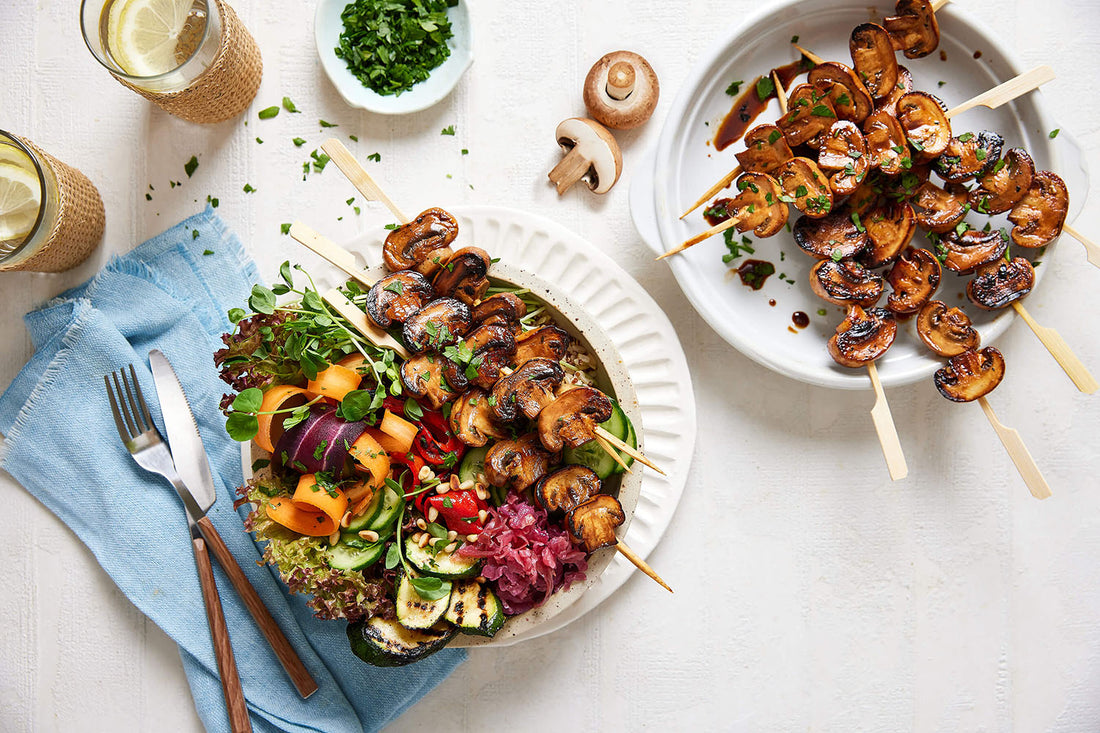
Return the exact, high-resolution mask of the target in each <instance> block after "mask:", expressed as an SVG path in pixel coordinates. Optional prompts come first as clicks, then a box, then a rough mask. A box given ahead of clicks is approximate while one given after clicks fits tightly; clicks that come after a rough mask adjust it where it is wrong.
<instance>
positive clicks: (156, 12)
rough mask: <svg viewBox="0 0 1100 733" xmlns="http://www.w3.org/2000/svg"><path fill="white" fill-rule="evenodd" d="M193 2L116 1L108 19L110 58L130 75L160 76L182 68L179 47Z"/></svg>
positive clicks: (155, 0) (179, 0) (164, 0)
mask: <svg viewBox="0 0 1100 733" xmlns="http://www.w3.org/2000/svg"><path fill="white" fill-rule="evenodd" d="M191 5H192V0H115V2H113V3H112V4H111V11H110V15H109V16H108V18H107V39H108V44H109V46H110V51H111V56H113V57H114V59H115V61H116V62H117V63H118V65H119V66H121V67H122V69H123V71H125V72H126V73H127V74H130V75H131V76H157V75H158V74H165V73H167V72H169V71H172V70H173V69H175V68H176V67H178V66H179V61H178V59H177V58H176V47H177V46H178V45H179V39H180V35H181V34H182V33H183V29H184V26H185V25H186V24H187V15H188V13H189V12H190V10H191Z"/></svg>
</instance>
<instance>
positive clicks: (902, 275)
mask: <svg viewBox="0 0 1100 733" xmlns="http://www.w3.org/2000/svg"><path fill="white" fill-rule="evenodd" d="M941 275H942V270H941V269H940V262H939V260H937V259H936V258H935V256H934V255H933V254H932V253H931V252H929V251H928V250H926V249H917V248H916V247H906V248H905V251H904V252H902V253H901V255H900V256H899V257H898V260H897V262H895V263H894V266H893V267H891V268H890V272H889V274H887V275H886V281H887V282H888V283H890V287H892V288H893V289H894V292H892V293H890V297H888V298H887V299H886V307H887V308H889V309H890V310H892V311H893V312H894V313H900V314H903V315H904V314H908V313H916V312H917V311H918V310H919V309H920V307H921V306H923V305H924V304H925V303H927V302H928V301H929V300H931V299H932V296H933V295H934V294H935V292H936V289H937V288H939V286H940V277H941Z"/></svg>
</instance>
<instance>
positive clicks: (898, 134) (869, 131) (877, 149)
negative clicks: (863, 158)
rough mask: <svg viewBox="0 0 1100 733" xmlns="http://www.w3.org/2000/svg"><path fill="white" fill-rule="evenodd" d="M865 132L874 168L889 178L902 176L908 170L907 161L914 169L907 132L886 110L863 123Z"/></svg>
mask: <svg viewBox="0 0 1100 733" xmlns="http://www.w3.org/2000/svg"><path fill="white" fill-rule="evenodd" d="M863 132H864V135H865V137H866V143H867V156H868V158H870V164H871V165H872V166H874V167H875V168H879V169H881V170H882V172H883V173H885V174H886V175H888V176H900V175H901V174H902V173H903V172H904V171H905V170H906V165H905V161H906V160H908V161H909V167H910V168H911V167H912V164H913V161H912V159H911V158H910V156H909V141H908V139H907V138H906V137H905V130H904V129H902V127H901V123H900V122H898V121H897V118H895V117H894V116H893V115H892V114H890V113H889V112H887V111H885V110H878V111H876V112H873V113H872V114H871V116H870V117H868V118H867V119H866V120H864V121H863Z"/></svg>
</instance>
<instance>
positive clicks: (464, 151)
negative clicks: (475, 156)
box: [462, 148, 470, 155]
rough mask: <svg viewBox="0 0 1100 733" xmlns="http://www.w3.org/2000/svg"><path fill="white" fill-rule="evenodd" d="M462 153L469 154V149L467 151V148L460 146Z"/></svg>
mask: <svg viewBox="0 0 1100 733" xmlns="http://www.w3.org/2000/svg"><path fill="white" fill-rule="evenodd" d="M462 154H463V155H469V154H470V151H469V150H467V149H466V148H462Z"/></svg>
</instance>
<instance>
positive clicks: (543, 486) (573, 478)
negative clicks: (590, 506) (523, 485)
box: [531, 466, 600, 514]
mask: <svg viewBox="0 0 1100 733" xmlns="http://www.w3.org/2000/svg"><path fill="white" fill-rule="evenodd" d="M531 493H532V494H533V495H534V497H535V501H537V502H538V504H539V506H541V507H542V508H543V509H545V510H546V511H547V512H550V513H551V514H561V513H564V512H571V511H573V510H574V509H576V508H577V507H578V506H580V505H581V504H583V503H584V502H586V501H588V500H589V499H591V498H592V497H593V496H596V495H597V494H599V493H600V477H599V476H597V475H596V472H595V471H593V470H592V469H591V468H588V467H587V466H565V467H563V468H559V469H558V470H557V471H554V472H553V473H550V474H547V475H546V476H543V477H542V478H541V479H539V482H538V483H537V484H535V488H534V489H532V490H531Z"/></svg>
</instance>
